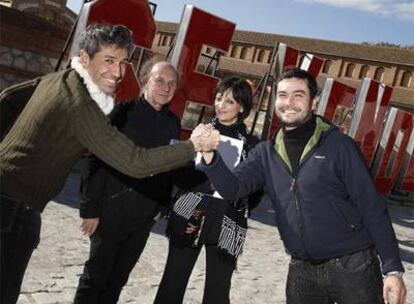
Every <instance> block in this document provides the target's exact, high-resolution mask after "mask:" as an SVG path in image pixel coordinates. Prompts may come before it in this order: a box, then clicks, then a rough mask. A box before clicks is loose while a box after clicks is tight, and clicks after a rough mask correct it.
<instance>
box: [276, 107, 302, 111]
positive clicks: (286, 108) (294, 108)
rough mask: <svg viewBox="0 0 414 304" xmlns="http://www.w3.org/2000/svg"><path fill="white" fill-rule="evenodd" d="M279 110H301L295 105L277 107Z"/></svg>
mask: <svg viewBox="0 0 414 304" xmlns="http://www.w3.org/2000/svg"><path fill="white" fill-rule="evenodd" d="M279 110H280V111H295V112H300V111H301V109H300V108H297V107H286V106H282V107H279Z"/></svg>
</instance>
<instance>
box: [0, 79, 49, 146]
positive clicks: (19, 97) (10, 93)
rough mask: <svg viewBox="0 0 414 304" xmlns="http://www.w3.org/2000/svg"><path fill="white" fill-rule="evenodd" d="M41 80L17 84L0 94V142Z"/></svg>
mask: <svg viewBox="0 0 414 304" xmlns="http://www.w3.org/2000/svg"><path fill="white" fill-rule="evenodd" d="M40 79H41V78H36V79H33V80H30V81H26V82H23V83H19V84H17V85H14V86H11V87H9V88H7V89H5V90H4V91H2V92H1V93H0V121H1V123H0V141H1V140H3V138H4V137H5V136H6V135H7V133H8V131H9V130H10V129H11V127H12V126H13V124H14V122H15V121H16V119H17V117H18V116H19V115H20V113H21V112H22V111H23V109H24V107H25V106H26V104H27V102H28V101H29V100H30V98H31V97H32V95H33V92H34V91H35V89H36V87H37V85H38V84H39V82H40Z"/></svg>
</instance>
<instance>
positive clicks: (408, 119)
mask: <svg viewBox="0 0 414 304" xmlns="http://www.w3.org/2000/svg"><path fill="white" fill-rule="evenodd" d="M400 130H401V131H403V132H404V135H403V137H402V140H401V145H400V147H399V149H398V153H397V155H396V158H395V161H394V164H393V166H392V168H391V170H390V172H391V173H390V174H386V169H387V167H388V166H389V162H390V161H392V160H391V155H392V151H393V148H394V145H395V140H396V138H397V134H398V132H399V131H400ZM412 131H413V115H412V114H410V113H408V112H405V111H402V110H398V111H397V115H396V118H395V121H394V124H393V126H392V129H391V133H390V136H389V138H388V141H387V144H386V146H385V150H384V154H383V156H382V159H381V163H380V165H379V170H378V172H377V174H376V177H375V181H376V184H377V188H378V190H379V191H380V192H381V193H388V192H390V191H391V189H392V187H393V186H394V184H395V182H396V179H397V177H398V172H399V170H400V169H401V164H402V160H403V156H404V153H405V151H406V149H407V145H408V141H409V139H410V136H411V132H412ZM411 172H412V171H411ZM386 175H387V176H386Z"/></svg>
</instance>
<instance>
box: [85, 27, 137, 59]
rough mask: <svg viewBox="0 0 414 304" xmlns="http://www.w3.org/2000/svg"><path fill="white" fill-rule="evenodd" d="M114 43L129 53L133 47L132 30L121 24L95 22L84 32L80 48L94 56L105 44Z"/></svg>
mask: <svg viewBox="0 0 414 304" xmlns="http://www.w3.org/2000/svg"><path fill="white" fill-rule="evenodd" d="M113 44H114V45H116V46H117V47H118V48H120V49H126V50H127V51H128V54H129V53H130V52H131V50H132V47H133V44H132V34H131V31H130V30H129V29H128V28H127V27H125V26H123V25H121V24H101V23H95V24H91V25H89V26H88V27H87V28H86V30H85V31H84V32H83V33H82V35H81V38H80V42H79V48H80V49H81V50H84V51H85V52H86V53H87V54H88V55H89V57H91V58H92V57H93V56H94V55H95V54H96V53H98V52H99V51H100V50H101V48H102V47H103V46H107V45H113Z"/></svg>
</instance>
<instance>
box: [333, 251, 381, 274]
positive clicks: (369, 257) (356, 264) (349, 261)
mask: <svg viewBox="0 0 414 304" xmlns="http://www.w3.org/2000/svg"><path fill="white" fill-rule="evenodd" d="M372 250H373V249H371V248H370V249H365V250H362V251H357V252H355V253H351V254H347V255H344V256H342V257H339V258H336V259H335V265H336V267H337V269H338V271H340V272H343V273H356V272H361V271H364V270H365V269H367V268H368V267H369V266H370V265H371V264H372V263H373V262H374V259H376V257H375V255H374V253H373V252H372Z"/></svg>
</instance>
